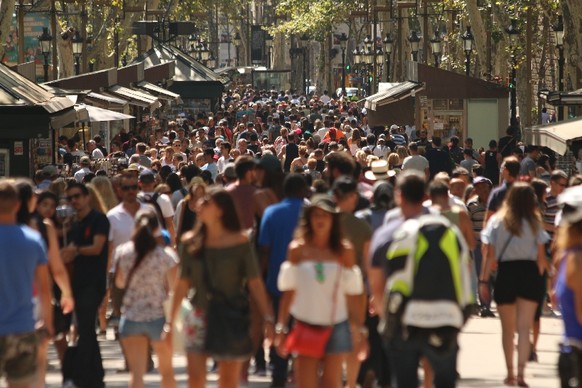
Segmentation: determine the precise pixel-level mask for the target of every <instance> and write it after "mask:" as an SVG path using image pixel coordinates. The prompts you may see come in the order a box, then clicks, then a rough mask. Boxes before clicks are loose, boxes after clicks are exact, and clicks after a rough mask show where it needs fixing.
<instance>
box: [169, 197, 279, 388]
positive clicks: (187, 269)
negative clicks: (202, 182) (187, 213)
mask: <svg viewBox="0 0 582 388" xmlns="http://www.w3.org/2000/svg"><path fill="white" fill-rule="evenodd" d="M196 213H197V224H196V227H195V229H194V231H192V232H189V233H187V234H185V235H184V236H183V238H182V244H181V246H180V256H181V271H180V272H181V273H180V279H179V280H178V283H177V285H176V288H175V289H174V297H173V301H172V308H171V312H170V319H169V320H170V321H171V320H172V318H174V317H175V316H176V313H177V312H178V309H179V307H180V304H181V303H182V299H183V298H184V297H185V296H186V294H188V290H189V289H191V288H192V289H193V290H194V293H193V296H192V298H191V299H190V302H191V304H192V307H193V309H192V313H191V314H190V316H189V317H186V318H185V321H186V322H188V323H187V324H186V328H185V330H184V332H185V337H186V341H185V342H186V343H185V347H186V352H187V359H188V382H189V386H190V387H201V388H202V387H205V386H206V361H207V358H208V357H212V358H213V359H214V360H216V361H217V362H218V375H219V386H220V387H224V388H227V387H236V386H237V385H238V382H239V378H240V375H241V368H242V365H243V362H244V361H246V360H248V359H249V357H250V356H251V352H252V350H251V349H252V346H251V340H250V334H249V332H248V329H247V330H246V333H245V334H243V335H242V336H241V338H232V337H231V338H230V339H227V337H230V336H227V334H231V333H232V332H234V331H236V330H237V329H239V327H234V326H237V325H238V323H237V322H240V321H244V322H243V323H244V326H247V327H248V321H249V318H250V317H249V314H250V313H249V311H248V298H249V295H248V294H247V291H246V290H248V293H250V296H251V297H252V298H253V299H254V300H255V301H256V303H257V305H258V307H259V310H260V311H261V314H262V316H263V320H264V322H265V326H266V327H265V329H266V334H267V336H266V337H267V338H268V339H269V340H270V339H272V333H273V332H272V330H273V326H272V325H273V323H274V318H273V313H272V310H271V306H270V305H269V303H268V302H267V295H266V291H265V286H264V284H263V281H262V279H261V276H260V271H259V267H258V260H257V258H256V257H255V254H254V252H253V249H252V246H251V244H250V242H249V239H248V236H247V234H246V233H244V231H243V230H242V227H241V224H240V221H239V218H238V216H237V212H236V208H235V205H234V201H233V199H232V197H231V195H230V194H229V193H228V192H226V191H224V190H222V189H218V188H212V189H210V190H209V191H208V192H207V194H206V195H205V196H204V197H203V198H201V199H200V200H199V201H198V205H197V209H196ZM219 300H223V301H227V302H228V303H226V305H228V306H232V307H231V308H230V309H232V310H236V312H237V317H239V318H240V317H242V318H240V319H239V320H237V321H236V322H232V321H226V320H219V321H213V317H216V315H210V314H209V312H211V311H216V310H215V309H213V307H216V306H217V302H218V301H219ZM235 305H236V307H234V306H235ZM245 306H246V307H245ZM207 319H208V321H207ZM216 323H219V324H222V327H225V326H226V327H227V329H226V330H224V331H225V332H223V333H214V334H213V332H212V329H213V327H212V326H213V325H214V324H216ZM228 325H233V327H228ZM164 330H165V331H166V332H167V339H168V340H170V341H171V336H172V335H171V330H172V325H171V324H170V323H168V324H166V326H165V328H164ZM243 331H244V330H243ZM226 332H228V333H226ZM216 341H218V342H220V343H221V345H222V346H221V349H217V347H216V346H212V344H214V345H216ZM235 349H236V350H235Z"/></svg>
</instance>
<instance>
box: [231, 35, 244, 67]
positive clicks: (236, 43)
mask: <svg viewBox="0 0 582 388" xmlns="http://www.w3.org/2000/svg"><path fill="white" fill-rule="evenodd" d="M232 42H233V43H234V47H235V48H236V65H237V66H239V59H240V58H239V47H240V44H241V43H242V39H241V37H240V34H239V33H238V32H237V33H236V34H235V35H234V38H233V39H232Z"/></svg>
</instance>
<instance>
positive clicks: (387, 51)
mask: <svg viewBox="0 0 582 388" xmlns="http://www.w3.org/2000/svg"><path fill="white" fill-rule="evenodd" d="M383 43H384V55H385V56H386V81H387V82H390V56H391V55H392V47H393V45H394V40H393V39H392V37H391V36H390V34H389V33H388V34H386V37H385V38H384V41H383Z"/></svg>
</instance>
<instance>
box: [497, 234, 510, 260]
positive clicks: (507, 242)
mask: <svg viewBox="0 0 582 388" xmlns="http://www.w3.org/2000/svg"><path fill="white" fill-rule="evenodd" d="M512 239H513V234H510V235H509V238H508V239H507V241H506V242H505V245H504V246H503V249H501V253H500V254H499V259H498V261H499V262H500V263H501V260H502V259H503V254H504V253H505V250H506V249H507V246H508V245H509V243H510V242H511V240H512Z"/></svg>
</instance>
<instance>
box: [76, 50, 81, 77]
mask: <svg viewBox="0 0 582 388" xmlns="http://www.w3.org/2000/svg"><path fill="white" fill-rule="evenodd" d="M80 71H81V63H80V62H79V56H78V55H75V75H79V73H80Z"/></svg>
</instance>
